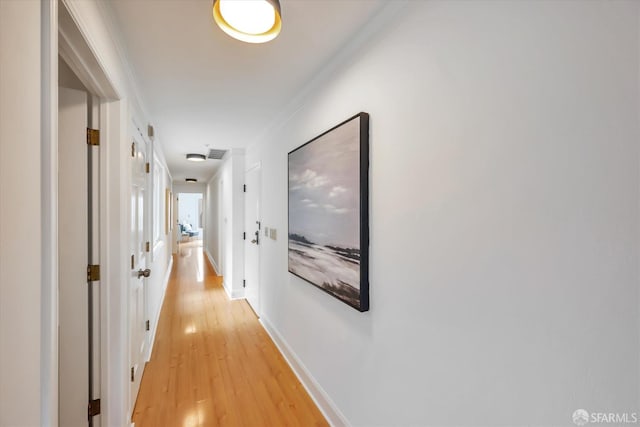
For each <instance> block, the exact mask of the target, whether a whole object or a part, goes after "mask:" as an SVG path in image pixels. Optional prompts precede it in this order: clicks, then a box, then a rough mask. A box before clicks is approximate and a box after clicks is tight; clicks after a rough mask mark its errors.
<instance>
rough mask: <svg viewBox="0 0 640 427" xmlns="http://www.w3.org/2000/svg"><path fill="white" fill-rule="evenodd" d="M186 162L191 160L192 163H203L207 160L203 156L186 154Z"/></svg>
mask: <svg viewBox="0 0 640 427" xmlns="http://www.w3.org/2000/svg"><path fill="white" fill-rule="evenodd" d="M187 160H191V161H192V162H204V161H205V160H207V156H205V155H204V154H193V153H191V154H187Z"/></svg>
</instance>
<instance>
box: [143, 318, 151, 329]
mask: <svg viewBox="0 0 640 427" xmlns="http://www.w3.org/2000/svg"><path fill="white" fill-rule="evenodd" d="M144 327H145V328H146V329H147V331H150V330H151V322H149V321H148V320H147V321H146V322H145V323H144Z"/></svg>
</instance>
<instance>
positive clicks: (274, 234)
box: [269, 228, 278, 240]
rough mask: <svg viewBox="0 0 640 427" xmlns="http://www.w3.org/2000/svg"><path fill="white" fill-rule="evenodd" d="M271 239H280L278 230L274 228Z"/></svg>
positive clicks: (270, 232) (271, 231) (270, 235)
mask: <svg viewBox="0 0 640 427" xmlns="http://www.w3.org/2000/svg"><path fill="white" fill-rule="evenodd" d="M269 237H270V238H271V239H272V240H276V239H277V238H278V230H276V229H275V228H272V229H271V230H270V231H269Z"/></svg>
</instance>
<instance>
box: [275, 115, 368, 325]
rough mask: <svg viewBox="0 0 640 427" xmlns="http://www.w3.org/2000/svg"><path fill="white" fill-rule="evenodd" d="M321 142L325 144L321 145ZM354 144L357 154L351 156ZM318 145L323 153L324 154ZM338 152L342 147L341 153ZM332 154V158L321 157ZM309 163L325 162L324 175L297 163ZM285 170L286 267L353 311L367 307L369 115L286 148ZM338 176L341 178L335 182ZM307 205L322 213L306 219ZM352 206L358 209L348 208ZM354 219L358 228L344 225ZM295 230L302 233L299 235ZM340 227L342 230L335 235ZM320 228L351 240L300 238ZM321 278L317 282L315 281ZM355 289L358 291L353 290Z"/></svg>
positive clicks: (349, 223)
mask: <svg viewBox="0 0 640 427" xmlns="http://www.w3.org/2000/svg"><path fill="white" fill-rule="evenodd" d="M356 122H357V123H356ZM323 144H324V145H326V147H323ZM356 146H357V154H354V153H353V151H354V149H355V147H356ZM323 149H325V150H327V151H326V152H323ZM336 150H337V152H336ZM340 150H344V153H342V152H341V151H340ZM332 156H333V158H334V160H335V161H323V159H327V158H330V157H332ZM309 163H311V164H313V165H314V166H318V167H316V168H320V169H321V170H322V168H323V166H324V168H325V169H326V171H327V174H328V176H325V175H322V174H321V172H320V173H319V172H317V171H315V170H312V169H310V168H306V169H304V167H302V166H303V165H304V164H309ZM316 168H314V169H316ZM352 168H353V169H352ZM302 169H304V171H302ZM287 170H288V187H287V192H288V198H287V199H288V206H287V211H288V230H287V237H288V254H287V260H288V271H289V272H290V273H291V274H293V275H295V276H297V277H299V278H301V279H303V280H304V281H306V282H308V283H310V284H312V285H314V286H316V287H317V288H319V289H321V290H323V291H324V292H326V293H327V294H329V295H331V296H333V297H335V298H337V299H338V300H340V301H342V302H344V303H345V304H347V305H349V306H351V307H353V308H355V309H356V310H358V311H360V312H365V311H368V310H369V114H368V113H365V112H361V113H358V114H356V115H354V116H353V117H350V118H348V119H347V120H345V121H343V122H342V123H340V124H338V125H336V126H334V127H332V128H331V129H329V130H327V131H326V132H324V133H322V134H320V135H318V136H316V137H315V138H313V139H311V140H310V141H307V142H306V143H304V144H302V145H301V146H299V147H297V148H295V149H294V150H292V151H290V152H289V153H288V155H287ZM354 170H355V171H356V172H354ZM345 176H348V177H347V178H345ZM354 177H355V179H357V183H352V182H351V181H353V180H355V179H354ZM340 179H342V181H339V180H340ZM334 180H338V181H339V182H340V184H335V182H334ZM292 183H293V185H292ZM345 183H346V184H345ZM349 184H352V185H349ZM356 186H357V197H358V199H357V201H355V200H354V198H355V194H351V193H355V192H356V191H355V187H356ZM323 187H326V188H323ZM329 188H332V189H331V190H330V189H329ZM338 190H340V191H338ZM304 191H307V193H308V194H313V195H314V197H318V198H320V199H323V200H325V201H326V200H330V201H332V202H333V199H332V198H334V197H335V198H336V199H338V201H343V202H344V203H346V204H347V205H348V208H341V207H340V206H338V207H336V206H334V204H332V203H325V204H318V203H315V202H313V200H311V199H310V198H302V197H305V196H304V194H305V193H304ZM323 191H324V193H323ZM334 193H337V194H334ZM343 196H344V197H343ZM340 197H343V198H342V199H340ZM305 203H306V205H305ZM312 206H313V207H315V208H320V211H322V210H323V209H324V211H323V212H324V213H323V212H319V213H318V211H314V212H312V213H311V214H309V216H308V217H307V216H306V214H305V213H302V212H306V211H310V207H312ZM356 208H357V209H356ZM354 210H357V212H353V211H354ZM340 214H344V215H340ZM314 218H315V219H316V221H315V222H316V223H317V224H316V225H317V227H315V228H318V227H320V228H321V227H322V226H323V225H324V226H325V227H324V230H315V229H314V224H313V222H314ZM318 219H319V220H318ZM356 219H357V222H358V225H357V227H349V225H353V222H354V221H355V220H356ZM327 223H329V224H333V225H334V227H330V226H329V227H327V226H326V224H327ZM334 228H335V230H334ZM356 228H357V231H358V234H359V235H358V236H355V235H354V234H355V232H354V231H353V230H352V229H356ZM300 229H304V230H306V231H305V232H304V233H301V232H299V230H300ZM309 230H310V231H309ZM339 230H346V231H347V232H346V233H339ZM323 232H324V233H326V232H328V233H329V234H331V233H334V234H335V235H336V236H334V238H336V239H345V238H346V237H345V236H346V235H348V237H349V239H350V243H349V244H342V245H340V244H333V243H332V242H331V236H325V237H324V238H325V239H328V241H325V242H322V243H319V242H317V241H316V239H315V238H311V237H309V236H305V235H306V234H309V233H311V234H312V235H315V236H320V235H322V234H323ZM314 233H315V234H314ZM319 239H320V238H319ZM356 241H357V243H358V244H359V247H358V248H354V247H353V246H354V244H355V242H356ZM356 261H357V262H356ZM328 264H329V265H328ZM356 272H357V278H358V283H357V285H358V287H357V289H356V288H355V286H352V285H354V284H355V283H353V282H354V280H355V279H354V275H355V273H356ZM321 281H322V283H318V282H321ZM354 289H355V290H356V291H357V294H356V293H354Z"/></svg>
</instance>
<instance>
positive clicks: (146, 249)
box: [144, 242, 151, 252]
mask: <svg viewBox="0 0 640 427" xmlns="http://www.w3.org/2000/svg"><path fill="white" fill-rule="evenodd" d="M150 248H151V244H150V243H149V242H147V243H145V244H144V249H145V251H147V252H149V249H150Z"/></svg>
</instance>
